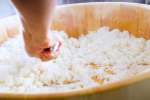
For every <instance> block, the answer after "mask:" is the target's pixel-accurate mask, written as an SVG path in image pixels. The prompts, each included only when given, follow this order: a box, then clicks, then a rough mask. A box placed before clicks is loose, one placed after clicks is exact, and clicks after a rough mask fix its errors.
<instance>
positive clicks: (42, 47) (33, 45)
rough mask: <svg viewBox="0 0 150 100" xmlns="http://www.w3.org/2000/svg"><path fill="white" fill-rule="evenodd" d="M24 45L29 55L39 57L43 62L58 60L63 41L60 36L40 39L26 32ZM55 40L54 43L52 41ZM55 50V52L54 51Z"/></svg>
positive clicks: (46, 36)
mask: <svg viewBox="0 0 150 100" xmlns="http://www.w3.org/2000/svg"><path fill="white" fill-rule="evenodd" d="M23 35H24V43H25V48H26V51H27V53H28V54H29V55H30V56H32V57H38V58H40V59H41V60H42V61H47V60H51V59H54V58H56V57H57V56H58V55H59V53H60V48H61V40H60V38H58V36H55V37H54V36H53V37H52V36H51V37H50V35H48V34H47V35H45V37H44V38H40V37H39V38H38V34H36V36H34V35H33V34H32V33H30V32H28V31H24V33H23ZM52 40H53V41H52ZM54 40H55V41H54ZM53 48H54V49H55V50H54V51H53V50H52V49H53Z"/></svg>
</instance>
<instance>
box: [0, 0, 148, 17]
mask: <svg viewBox="0 0 150 100" xmlns="http://www.w3.org/2000/svg"><path fill="white" fill-rule="evenodd" d="M35 1H36V0H35ZM57 1H58V4H68V3H79V2H108V1H109V2H136V3H143V4H144V3H146V4H150V0H57ZM13 14H15V10H14V8H13V6H12V4H11V2H10V1H9V0H0V18H2V17H6V16H10V15H13Z"/></svg>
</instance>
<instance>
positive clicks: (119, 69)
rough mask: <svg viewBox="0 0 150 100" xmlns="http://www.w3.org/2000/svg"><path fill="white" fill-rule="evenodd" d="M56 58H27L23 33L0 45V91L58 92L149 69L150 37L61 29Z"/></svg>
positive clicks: (117, 32) (105, 30)
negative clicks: (71, 32)
mask: <svg viewBox="0 0 150 100" xmlns="http://www.w3.org/2000/svg"><path fill="white" fill-rule="evenodd" d="M53 34H59V35H60V36H61V37H62V41H63V47H62V51H61V54H60V56H59V57H58V58H57V59H54V60H51V61H48V62H42V61H40V60H39V59H36V58H31V57H28V56H27V54H26V52H25V50H24V44H23V39H22V35H18V36H17V37H15V38H12V39H9V40H8V41H7V42H5V43H3V44H2V45H1V47H0V55H1V56H0V92H60V91H72V90H76V89H82V88H89V87H94V86H102V85H104V84H108V83H111V82H116V81H120V80H123V79H125V78H128V77H132V76H134V75H137V74H140V73H142V72H145V71H148V70H149V69H150V40H145V39H144V38H136V37H134V36H132V35H130V34H129V33H128V32H127V31H123V32H120V31H119V30H117V29H114V30H112V31H109V28H108V27H103V28H100V29H99V30H97V31H95V32H90V33H89V34H88V35H82V36H80V37H79V39H75V38H69V37H68V36H67V34H66V33H64V32H54V31H53Z"/></svg>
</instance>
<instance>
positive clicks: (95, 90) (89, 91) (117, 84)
mask: <svg viewBox="0 0 150 100" xmlns="http://www.w3.org/2000/svg"><path fill="white" fill-rule="evenodd" d="M99 4H111V5H130V6H135V7H142V8H143V7H144V8H146V9H150V7H149V6H148V5H146V4H138V3H127V2H91V3H77V4H65V5H60V6H58V8H62V7H72V6H76V5H99ZM149 79H150V71H148V72H145V73H141V74H138V75H135V76H133V77H129V78H126V79H124V80H120V81H116V82H113V83H109V84H105V85H102V86H96V87H91V88H86V89H81V90H73V91H67V92H55V93H48V92H46V93H44V92H42V93H15V92H10V93H6V92H5V93H0V98H1V97H6V98H31V99H32V98H66V97H72V96H81V95H90V94H95V93H105V92H107V91H111V90H116V89H119V88H123V87H127V86H130V85H134V84H135V83H138V82H142V81H144V80H149Z"/></svg>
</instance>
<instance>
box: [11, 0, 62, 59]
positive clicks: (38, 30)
mask: <svg viewBox="0 0 150 100" xmlns="http://www.w3.org/2000/svg"><path fill="white" fill-rule="evenodd" d="M55 1H56V0H12V2H13V3H14V5H15V7H16V8H17V10H18V12H19V14H20V19H21V22H22V25H23V28H24V32H23V35H24V42H25V48H26V51H27V52H28V54H29V55H30V56H33V57H38V58H40V59H41V60H44V61H45V60H50V59H53V58H55V57H57V56H58V54H59V51H60V47H61V42H60V40H59V39H58V38H57V36H55V39H54V37H51V36H50V35H49V28H50V23H51V16H52V12H53V9H54V7H55V4H56V2H55ZM52 39H53V40H54V41H53V40H52Z"/></svg>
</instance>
